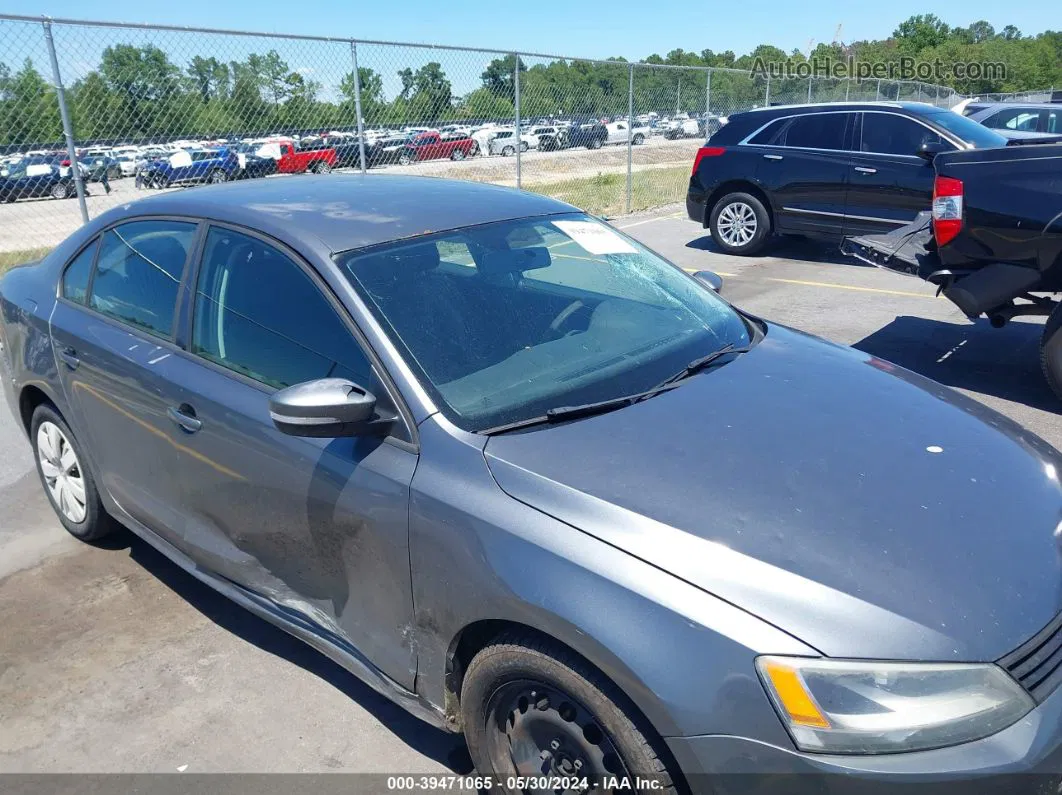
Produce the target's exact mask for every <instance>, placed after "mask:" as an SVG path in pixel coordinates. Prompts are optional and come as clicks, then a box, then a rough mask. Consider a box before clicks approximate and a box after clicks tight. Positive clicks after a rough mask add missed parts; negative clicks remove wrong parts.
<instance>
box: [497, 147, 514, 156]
mask: <svg viewBox="0 0 1062 795" xmlns="http://www.w3.org/2000/svg"><path fill="white" fill-rule="evenodd" d="M501 153H502V157H512V156H513V155H515V154H516V150H515V149H514V148H513V147H511V146H503V147H502V151H501Z"/></svg>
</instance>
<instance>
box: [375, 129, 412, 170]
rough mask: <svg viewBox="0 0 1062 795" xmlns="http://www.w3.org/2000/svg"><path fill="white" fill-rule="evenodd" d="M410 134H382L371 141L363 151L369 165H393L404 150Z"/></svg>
mask: <svg viewBox="0 0 1062 795" xmlns="http://www.w3.org/2000/svg"><path fill="white" fill-rule="evenodd" d="M409 139H410V136H409V135H406V134H405V133H397V134H392V135H382V136H379V137H377V138H375V139H374V140H373V141H372V145H371V146H370V147H369V149H368V151H367V152H366V153H365V159H366V160H368V161H369V162H368V165H369V166H382V165H393V164H395V163H397V162H398V159H399V157H401V156H402V153H403V152H405V149H406V144H407V143H408V142H409Z"/></svg>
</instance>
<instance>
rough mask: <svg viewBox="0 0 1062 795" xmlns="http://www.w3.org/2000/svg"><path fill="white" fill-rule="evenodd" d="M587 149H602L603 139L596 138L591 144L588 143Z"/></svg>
mask: <svg viewBox="0 0 1062 795" xmlns="http://www.w3.org/2000/svg"><path fill="white" fill-rule="evenodd" d="M586 148H587V149H600V148H601V139H600V138H594V139H593V140H592V141H591V142H590V143H588V144H587V145H586Z"/></svg>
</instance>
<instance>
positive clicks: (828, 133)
mask: <svg viewBox="0 0 1062 795" xmlns="http://www.w3.org/2000/svg"><path fill="white" fill-rule="evenodd" d="M851 115H852V114H850V113H809V114H807V115H806V116H799V117H797V118H795V119H793V121H792V122H791V123H790V124H789V126H788V127H787V128H786V129H785V131H784V132H783V133H782V135H781V137H780V139H779V140H778V141H777V143H778V144H779V145H780V146H794V147H800V148H802V149H835V150H840V149H844V148H845V145H844V138H845V129H846V126H847V123H848V118H849V117H850V116H851Z"/></svg>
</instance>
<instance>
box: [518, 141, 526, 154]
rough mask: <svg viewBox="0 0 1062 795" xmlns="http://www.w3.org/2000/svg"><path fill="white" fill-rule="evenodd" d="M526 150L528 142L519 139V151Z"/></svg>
mask: <svg viewBox="0 0 1062 795" xmlns="http://www.w3.org/2000/svg"><path fill="white" fill-rule="evenodd" d="M527 150H528V143H527V141H521V142H520V151H521V152H526V151H527Z"/></svg>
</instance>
